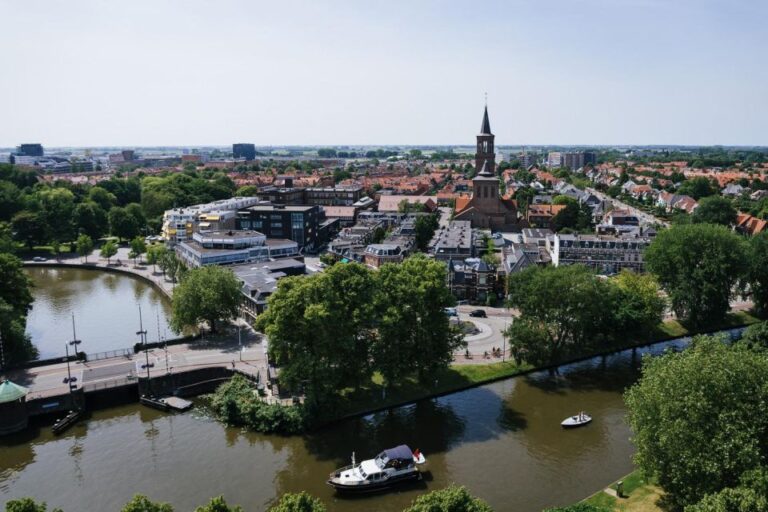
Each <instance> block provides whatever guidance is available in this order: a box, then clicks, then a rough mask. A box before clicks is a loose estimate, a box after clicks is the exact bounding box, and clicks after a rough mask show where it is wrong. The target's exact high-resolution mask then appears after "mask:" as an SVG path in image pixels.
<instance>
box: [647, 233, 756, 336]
mask: <svg viewBox="0 0 768 512" xmlns="http://www.w3.org/2000/svg"><path fill="white" fill-rule="evenodd" d="M645 261H646V265H647V268H648V270H650V271H651V272H653V273H654V274H656V276H657V277H658V279H659V283H660V284H661V286H662V288H664V290H665V291H666V292H667V294H668V295H669V299H670V302H671V304H672V309H673V310H674V312H675V314H676V315H677V317H678V318H680V319H682V320H684V321H686V322H688V323H690V324H691V325H694V326H703V325H712V324H715V323H717V322H720V321H722V320H723V318H724V317H725V314H726V313H727V312H728V310H729V309H730V299H731V297H732V296H733V294H734V292H735V291H736V287H737V285H738V284H740V282H741V281H742V279H743V277H744V274H745V271H746V270H747V253H746V251H745V247H744V243H743V240H742V239H741V238H740V237H739V236H738V235H736V234H735V233H733V232H732V231H730V230H729V229H727V228H726V227H724V226H715V225H712V224H690V225H675V226H673V227H672V228H670V229H667V230H665V231H662V232H661V233H659V234H658V235H656V238H655V239H654V240H653V242H652V243H651V245H650V246H649V247H648V249H646V251H645Z"/></svg>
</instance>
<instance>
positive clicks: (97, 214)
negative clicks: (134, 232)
mask: <svg viewBox="0 0 768 512" xmlns="http://www.w3.org/2000/svg"><path fill="white" fill-rule="evenodd" d="M74 223H75V227H76V228H77V231H78V232H79V233H84V234H86V235H88V236H89V237H91V238H93V239H99V238H101V237H102V236H104V234H105V233H106V232H107V229H108V228H109V221H108V220H107V213H106V211H104V209H103V208H102V207H101V206H99V205H98V204H96V203H94V202H92V201H86V202H84V203H80V204H78V205H77V206H75V211H74Z"/></svg>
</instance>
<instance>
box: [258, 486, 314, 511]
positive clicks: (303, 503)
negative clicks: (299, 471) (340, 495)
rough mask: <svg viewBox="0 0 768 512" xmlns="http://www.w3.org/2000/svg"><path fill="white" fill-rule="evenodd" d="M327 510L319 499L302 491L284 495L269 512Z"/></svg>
mask: <svg viewBox="0 0 768 512" xmlns="http://www.w3.org/2000/svg"><path fill="white" fill-rule="evenodd" d="M325 510H326V509H325V505H323V503H322V502H321V501H320V500H319V499H317V498H315V497H313V496H312V495H310V494H308V493H306V492H304V491H302V492H300V493H286V494H283V495H282V496H281V497H280V500H278V502H277V503H276V504H275V505H273V506H272V507H270V509H269V512H325Z"/></svg>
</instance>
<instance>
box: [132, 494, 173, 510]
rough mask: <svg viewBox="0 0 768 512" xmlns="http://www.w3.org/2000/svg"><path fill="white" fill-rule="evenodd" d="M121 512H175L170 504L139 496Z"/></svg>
mask: <svg viewBox="0 0 768 512" xmlns="http://www.w3.org/2000/svg"><path fill="white" fill-rule="evenodd" d="M121 512H173V507H172V506H171V505H170V504H168V503H159V502H154V501H152V500H150V499H149V498H147V497H146V496H142V495H141V494H137V495H136V496H134V497H133V498H132V499H131V501H129V502H128V503H126V504H125V506H124V507H123V509H122V511H121Z"/></svg>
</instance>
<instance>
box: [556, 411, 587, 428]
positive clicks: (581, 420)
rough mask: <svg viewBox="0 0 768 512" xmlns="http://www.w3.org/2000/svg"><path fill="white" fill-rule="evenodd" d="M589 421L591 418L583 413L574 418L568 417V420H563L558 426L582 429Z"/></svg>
mask: <svg viewBox="0 0 768 512" xmlns="http://www.w3.org/2000/svg"><path fill="white" fill-rule="evenodd" d="M591 421H592V416H590V415H589V414H586V413H584V412H580V413H579V414H577V415H575V416H570V417H568V418H565V419H564V420H563V421H562V422H560V425H562V426H563V428H576V427H583V426H584V425H586V424H588V423H589V422H591Z"/></svg>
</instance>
